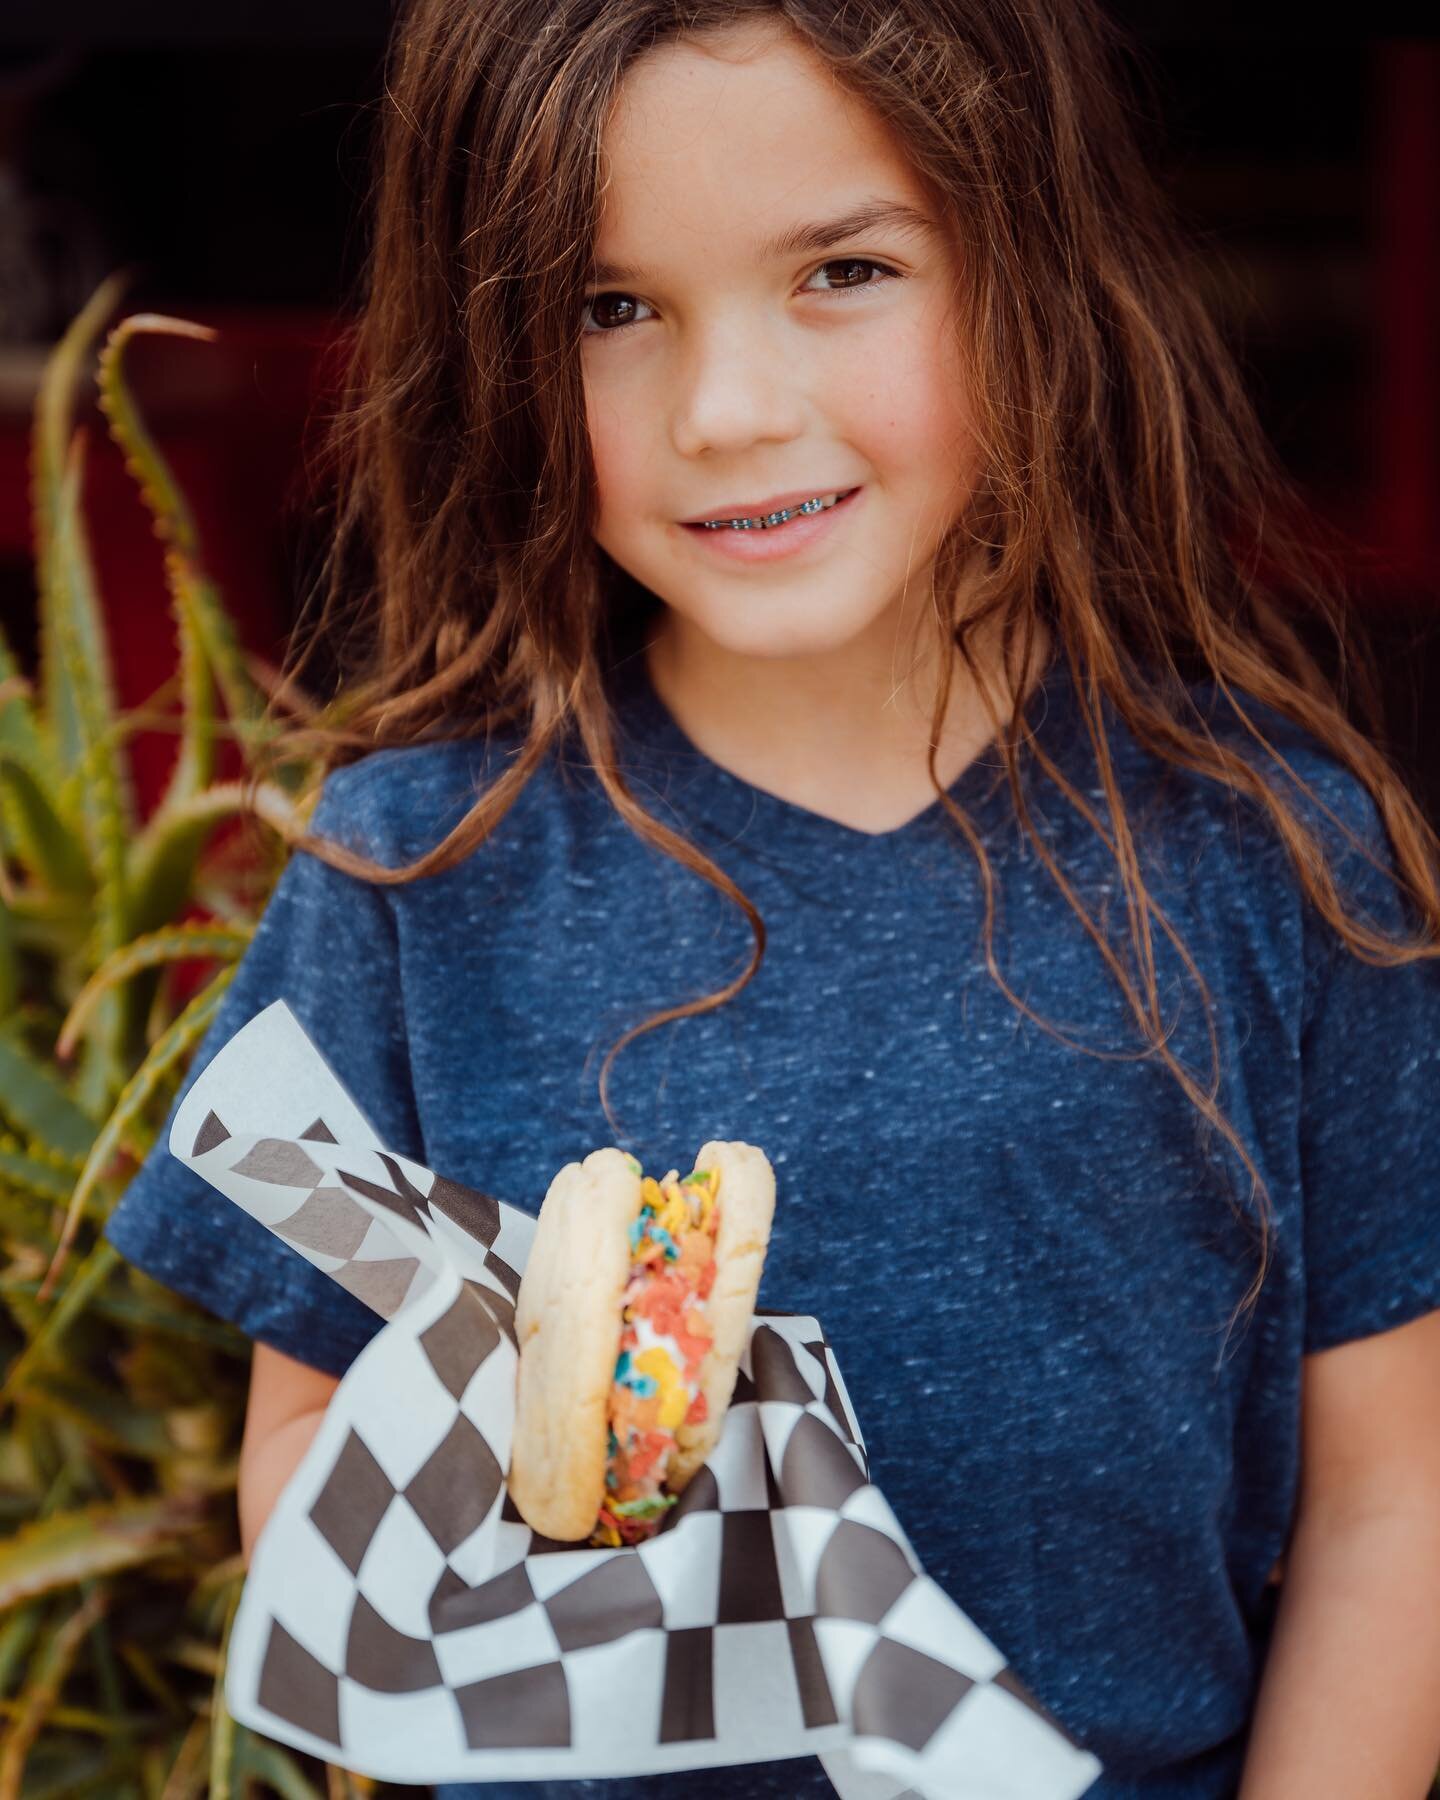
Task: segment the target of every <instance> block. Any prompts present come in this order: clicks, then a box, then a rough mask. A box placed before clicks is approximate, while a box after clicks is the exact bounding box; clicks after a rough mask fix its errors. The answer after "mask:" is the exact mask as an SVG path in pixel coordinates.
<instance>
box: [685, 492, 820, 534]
mask: <svg viewBox="0 0 1440 1800" xmlns="http://www.w3.org/2000/svg"><path fill="white" fill-rule="evenodd" d="M854 492H855V489H854V488H841V489H840V490H839V491H838V492H837V493H833V494H817V495H816V497H815V498H814V499H813V500H802V501H801V502H800V504H799V505H798V506H786V507H782V508H781V509H780V510H779V512H772V513H763V514H761V515H760V516H759V517H757V518H741V519H697V520H696V521H695V523H696V525H697V526H698V527H699V528H700V529H701V530H703V531H770V530H772V529H773V528H774V527H775V526H776V525H785V524H788V523H789V521H790V520H791V519H798V518H800V517H801V516H802V515H803V514H808V513H817V512H828V511H829V509H830V508H831V507H832V506H836V505H838V504H839V503H840V501H842V500H848V499H849V498H850V496H851V494H853V493H854Z"/></svg>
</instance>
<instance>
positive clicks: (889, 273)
mask: <svg viewBox="0 0 1440 1800" xmlns="http://www.w3.org/2000/svg"><path fill="white" fill-rule="evenodd" d="M834 269H838V270H842V271H843V272H844V273H843V278H842V279H841V280H839V281H830V280H829V275H830V271H831V270H834ZM866 269H872V270H874V272H875V274H876V275H877V277H878V280H875V281H865V280H863V279H859V280H857V279H855V277H856V275H857V273H859V274H862V275H863V272H864V271H865V270H866ZM815 274H816V275H822V274H823V275H825V276H826V279H827V281H828V282H829V285H828V286H827V287H823V288H821V289H819V290H818V291H819V292H820V293H822V294H825V293H830V294H843V293H847V292H853V291H854V290H855V289H857V288H870V287H879V286H880V283H881V282H883V281H892V280H898V279H899V276H898V274H897V272H896V271H895V270H894V269H891V268H887V267H886V265H885V264H884V263H878V262H874V261H872V260H871V259H870V258H869V257H867V256H836V257H832V258H831V259H830V261H829V262H824V263H821V265H820V267H819V268H818V269H816V271H815ZM813 291H815V290H813V289H812V292H813Z"/></svg>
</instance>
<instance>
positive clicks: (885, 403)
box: [846, 311, 971, 488]
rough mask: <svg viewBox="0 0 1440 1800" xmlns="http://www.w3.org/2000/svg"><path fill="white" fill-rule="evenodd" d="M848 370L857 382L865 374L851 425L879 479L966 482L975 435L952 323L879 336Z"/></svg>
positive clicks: (925, 321)
mask: <svg viewBox="0 0 1440 1800" xmlns="http://www.w3.org/2000/svg"><path fill="white" fill-rule="evenodd" d="M846 366H847V368H848V369H849V370H850V371H851V373H850V377H849V379H850V381H851V382H852V383H853V382H854V374H853V371H854V370H855V369H856V368H857V367H859V368H863V369H864V377H863V381H862V383H861V384H860V385H859V386H855V387H852V390H851V401H850V404H849V407H848V408H847V410H848V413H849V426H850V430H851V431H852V432H853V434H854V437H855V441H856V442H857V443H859V444H861V445H862V446H863V448H864V451H865V453H866V455H867V457H868V458H869V460H870V461H871V462H872V463H873V465H874V467H875V468H876V470H877V472H878V473H880V474H881V475H882V476H888V477H889V478H890V480H891V481H892V482H894V483H900V482H904V483H906V484H907V485H908V484H910V483H914V484H917V485H923V486H925V487H927V488H928V487H947V486H948V485H949V483H950V481H951V480H952V479H956V478H958V479H963V478H964V474H965V471H966V470H967V469H968V465H969V462H970V456H969V451H970V445H971V431H970V420H969V409H968V406H967V404H966V398H965V393H964V388H963V382H962V377H961V371H960V362H959V356H958V353H957V350H956V346H955V338H954V326H953V324H951V323H950V322H948V321H943V320H942V321H940V322H938V323H937V322H936V320H935V319H934V317H933V315H932V314H931V313H930V312H928V311H926V312H922V313H920V314H918V315H917V316H916V317H915V318H913V319H912V320H911V321H910V322H909V325H908V329H905V330H903V331H895V330H893V329H892V330H890V331H887V332H877V333H876V334H875V336H874V341H873V342H871V343H868V344H867V345H866V346H865V347H864V351H863V354H862V355H861V356H859V357H856V356H854V355H853V354H852V355H851V356H849V357H847V359H846Z"/></svg>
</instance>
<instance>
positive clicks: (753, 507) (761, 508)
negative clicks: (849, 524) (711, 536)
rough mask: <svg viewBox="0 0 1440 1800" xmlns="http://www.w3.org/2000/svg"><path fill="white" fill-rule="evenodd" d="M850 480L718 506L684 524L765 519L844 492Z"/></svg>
mask: <svg viewBox="0 0 1440 1800" xmlns="http://www.w3.org/2000/svg"><path fill="white" fill-rule="evenodd" d="M854 485H855V484H854V483H853V482H850V481H837V482H836V483H835V485H834V486H833V487H818V488H793V489H792V490H791V491H790V492H789V493H788V494H772V495H771V496H770V498H769V499H768V500H742V501H739V502H738V503H737V504H736V505H734V506H716V507H712V508H711V510H710V511H709V512H704V513H696V514H695V515H694V516H693V517H692V518H689V519H682V520H681V521H680V523H681V524H682V525H703V524H704V523H705V521H706V520H707V519H763V518H764V517H765V515H766V513H772V512H783V511H784V509H785V508H786V507H787V506H800V505H802V504H803V503H804V502H805V501H806V500H814V499H816V498H817V497H818V496H819V495H821V494H843V493H844V492H845V490H846V488H847V487H853V486H854Z"/></svg>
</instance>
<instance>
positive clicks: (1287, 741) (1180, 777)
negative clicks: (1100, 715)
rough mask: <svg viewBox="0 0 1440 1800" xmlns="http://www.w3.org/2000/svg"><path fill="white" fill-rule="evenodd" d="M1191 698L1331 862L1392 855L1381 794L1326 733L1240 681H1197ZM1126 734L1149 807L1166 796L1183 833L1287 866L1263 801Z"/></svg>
mask: <svg viewBox="0 0 1440 1800" xmlns="http://www.w3.org/2000/svg"><path fill="white" fill-rule="evenodd" d="M1188 692H1189V695H1190V698H1191V700H1192V701H1193V703H1194V706H1195V709H1196V712H1197V713H1198V714H1199V717H1200V719H1202V720H1203V721H1204V722H1205V726H1206V727H1207V728H1208V730H1209V732H1210V734H1211V735H1212V736H1213V738H1214V739H1215V741H1216V742H1217V743H1218V744H1221V745H1223V746H1224V748H1225V749H1227V750H1229V751H1230V752H1232V753H1233V754H1234V755H1235V756H1238V757H1239V758H1240V759H1241V760H1242V761H1244V762H1245V763H1247V764H1248V765H1249V767H1250V768H1251V769H1252V770H1253V771H1254V773H1255V775H1256V776H1257V777H1258V778H1259V779H1260V780H1261V781H1262V782H1263V783H1264V784H1265V786H1266V787H1268V788H1269V789H1270V790H1271V792H1272V793H1273V794H1274V795H1275V796H1276V798H1277V799H1279V800H1280V801H1281V802H1283V803H1284V804H1285V805H1286V806H1287V807H1288V808H1289V809H1290V810H1291V811H1292V812H1293V813H1294V814H1295V815H1296V816H1297V817H1298V818H1299V819H1300V820H1301V822H1302V823H1303V824H1305V825H1306V826H1308V827H1309V828H1310V829H1311V830H1312V831H1314V832H1315V834H1316V835H1317V836H1318V837H1319V839H1320V840H1321V844H1322V847H1323V849H1324V851H1325V854H1326V856H1327V858H1328V859H1330V860H1331V861H1332V862H1334V863H1335V864H1337V865H1342V864H1343V865H1347V866H1348V865H1349V864H1350V863H1351V862H1353V861H1355V860H1359V861H1362V862H1363V861H1364V860H1365V858H1364V851H1365V850H1368V851H1369V852H1370V853H1371V854H1372V855H1373V854H1376V853H1377V852H1378V853H1387V854H1388V843H1387V838H1386V833H1385V829H1384V824H1383V821H1382V818H1381V814H1380V809H1379V806H1378V805H1377V803H1376V801H1375V798H1374V796H1373V795H1372V793H1371V792H1370V789H1369V788H1368V787H1367V786H1366V784H1365V782H1364V781H1363V780H1362V779H1361V778H1360V776H1358V775H1357V774H1356V773H1355V772H1354V771H1353V770H1352V769H1351V768H1350V767H1349V765H1348V764H1347V763H1346V762H1344V761H1343V760H1342V758H1341V757H1340V755H1339V754H1338V752H1337V751H1335V750H1334V749H1332V748H1331V746H1330V745H1329V744H1328V743H1327V742H1326V741H1325V740H1324V739H1323V738H1322V737H1321V736H1319V735H1318V734H1317V733H1316V732H1314V731H1312V730H1311V729H1310V728H1309V727H1308V726H1305V725H1303V724H1301V723H1299V722H1298V721H1297V720H1294V719H1292V718H1290V717H1289V716H1288V715H1287V714H1285V713H1283V712H1281V711H1279V710H1278V708H1276V707H1274V706H1271V705H1269V704H1267V703H1266V702H1264V701H1262V700H1259V699H1257V698H1256V697H1255V696H1254V695H1252V694H1249V693H1246V692H1243V691H1242V690H1240V689H1237V688H1236V687H1234V686H1233V685H1231V686H1230V689H1229V692H1228V694H1227V693H1224V692H1222V691H1221V690H1220V687H1219V685H1218V683H1216V682H1215V681H1213V680H1205V681H1194V682H1191V683H1189V684H1188ZM1107 713H1109V709H1108V708H1107ZM1110 716H1113V714H1112V715H1110ZM1182 722H1183V723H1184V724H1185V725H1187V726H1189V727H1191V728H1192V729H1193V728H1194V727H1195V726H1196V719H1195V717H1194V716H1193V715H1192V716H1190V717H1187V718H1186V719H1184V720H1183V721H1182ZM1120 735H1121V738H1122V741H1123V744H1124V748H1125V760H1126V763H1127V766H1128V768H1129V770H1130V774H1131V777H1132V780H1133V782H1134V785H1135V786H1136V788H1137V789H1138V790H1139V791H1140V797H1141V799H1142V801H1145V802H1151V801H1152V790H1153V791H1154V792H1155V793H1161V792H1163V794H1164V795H1165V796H1166V797H1167V801H1166V803H1165V804H1163V805H1161V806H1159V807H1158V808H1157V810H1158V811H1160V812H1161V813H1162V814H1163V816H1164V817H1165V819H1166V820H1167V823H1173V824H1174V825H1175V826H1176V827H1177V828H1178V829H1179V830H1180V831H1181V833H1182V834H1183V835H1194V836H1197V837H1201V838H1210V837H1220V838H1223V839H1224V840H1226V841H1227V842H1228V843H1229V844H1230V845H1232V846H1233V847H1234V848H1235V849H1236V851H1237V852H1242V853H1247V852H1255V853H1260V852H1272V853H1274V854H1276V855H1278V856H1280V857H1282V858H1284V859H1285V860H1286V861H1288V860H1290V857H1289V851H1288V849H1287V848H1286V846H1285V845H1284V842H1283V840H1282V838H1281V836H1280V833H1279V831H1278V828H1277V827H1276V824H1275V821H1274V819H1273V817H1272V815H1271V812H1270V810H1269V808H1268V806H1267V805H1266V804H1265V802H1264V800H1263V799H1262V798H1260V797H1259V796H1258V795H1255V794H1252V793H1250V792H1249V791H1248V790H1247V789H1246V788H1244V787H1242V786H1239V785H1235V784H1232V783H1231V782H1229V781H1225V780H1221V779H1218V778H1217V777H1215V776H1212V775H1208V774H1202V773H1200V772H1198V771H1196V770H1192V769H1189V768H1184V767H1179V766H1177V765H1175V764H1172V763H1170V762H1169V761H1168V760H1167V759H1165V758H1163V757H1162V756H1160V755H1159V753H1158V752H1154V751H1151V750H1150V749H1149V748H1148V747H1147V746H1145V745H1144V744H1142V743H1141V742H1140V741H1139V740H1138V739H1137V738H1135V737H1134V736H1132V735H1131V734H1130V733H1129V731H1128V730H1126V729H1124V728H1123V726H1122V728H1121V734H1120ZM1361 846H1363V849H1362V848H1361Z"/></svg>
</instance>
